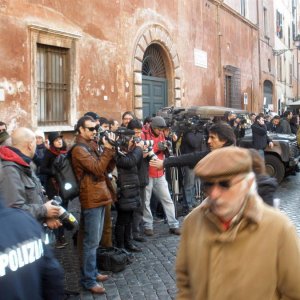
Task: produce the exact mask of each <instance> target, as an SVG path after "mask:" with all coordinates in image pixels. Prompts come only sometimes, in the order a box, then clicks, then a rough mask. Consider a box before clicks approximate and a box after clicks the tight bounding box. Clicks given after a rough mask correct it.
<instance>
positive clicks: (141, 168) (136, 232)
mask: <svg viewBox="0 0 300 300" xmlns="http://www.w3.org/2000/svg"><path fill="white" fill-rule="evenodd" d="M127 128H128V129H131V130H133V131H134V133H135V134H134V138H135V139H141V137H142V124H141V122H140V121H139V120H137V119H133V120H131V121H130V122H129V123H128V127H127ZM147 149H148V147H147V145H144V151H143V158H142V159H141V161H140V163H139V165H138V177H139V183H140V199H141V206H140V207H139V208H137V209H135V210H134V212H133V222H132V235H133V239H134V240H135V241H138V242H145V241H146V239H145V238H144V237H143V236H142V235H141V225H142V220H143V210H144V207H145V193H146V186H147V185H148V183H149V175H148V172H149V159H148V153H147V152H146V151H147Z"/></svg>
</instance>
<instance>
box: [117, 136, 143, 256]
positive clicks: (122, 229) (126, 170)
mask: <svg viewBox="0 0 300 300" xmlns="http://www.w3.org/2000/svg"><path fill="white" fill-rule="evenodd" d="M119 138H121V139H122V140H123V141H126V142H124V143H122V145H121V146H120V148H121V150H122V153H123V155H118V156H117V158H116V166H117V170H118V180H117V186H118V201H117V203H116V208H117V211H118V215H117V220H116V226H115V237H116V244H117V247H118V248H125V249H127V250H129V251H132V252H140V251H142V249H141V248H139V247H137V246H136V245H134V244H133V243H132V240H131V229H132V222H133V213H134V211H135V210H137V209H139V208H140V207H141V200H140V183H139V172H138V165H139V164H140V163H141V160H142V159H143V148H144V142H143V141H138V142H134V140H133V138H132V136H125V137H119Z"/></svg>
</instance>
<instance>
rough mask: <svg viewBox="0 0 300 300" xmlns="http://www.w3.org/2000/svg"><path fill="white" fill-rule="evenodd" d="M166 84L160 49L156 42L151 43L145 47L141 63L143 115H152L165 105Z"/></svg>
mask: <svg viewBox="0 0 300 300" xmlns="http://www.w3.org/2000/svg"><path fill="white" fill-rule="evenodd" d="M167 84H168V81H167V74H166V67H165V62H164V58H163V55H162V49H161V47H160V46H159V45H158V44H152V45H150V46H149V47H148V48H147V49H146V51H145V53H144V57H143V64H142V93H143V116H144V117H147V116H154V115H155V114H156V112H157V111H158V110H159V109H160V108H162V107H165V106H167V102H168V101H167V99H168V88H167Z"/></svg>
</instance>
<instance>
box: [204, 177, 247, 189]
mask: <svg viewBox="0 0 300 300" xmlns="http://www.w3.org/2000/svg"><path fill="white" fill-rule="evenodd" d="M243 179H245V177H242V178H240V179H239V180H237V181H235V182H232V181H231V180H222V181H203V182H202V188H203V190H205V191H209V190H210V189H211V188H212V187H213V186H215V185H218V186H219V187H220V188H221V189H223V190H229V189H230V188H231V187H233V186H234V185H236V184H238V183H239V182H241V181H242V180H243Z"/></svg>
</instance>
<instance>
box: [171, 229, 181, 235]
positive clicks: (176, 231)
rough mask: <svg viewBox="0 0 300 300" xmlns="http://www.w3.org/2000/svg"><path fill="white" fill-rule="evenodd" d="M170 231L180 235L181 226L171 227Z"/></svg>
mask: <svg viewBox="0 0 300 300" xmlns="http://www.w3.org/2000/svg"><path fill="white" fill-rule="evenodd" d="M169 232H170V233H171V234H175V235H180V229H179V228H170V229H169Z"/></svg>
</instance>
